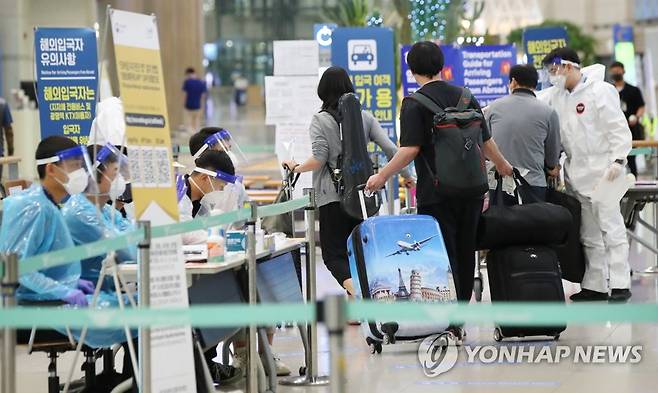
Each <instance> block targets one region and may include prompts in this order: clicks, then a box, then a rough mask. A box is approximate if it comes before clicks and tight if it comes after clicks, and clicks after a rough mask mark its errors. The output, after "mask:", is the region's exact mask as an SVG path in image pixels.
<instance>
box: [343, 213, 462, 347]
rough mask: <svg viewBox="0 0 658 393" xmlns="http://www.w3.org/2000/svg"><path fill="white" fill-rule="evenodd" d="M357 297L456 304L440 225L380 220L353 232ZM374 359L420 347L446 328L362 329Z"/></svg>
mask: <svg viewBox="0 0 658 393" xmlns="http://www.w3.org/2000/svg"><path fill="white" fill-rule="evenodd" d="M347 249H348V257H349V263H350V271H351V274H352V281H353V283H354V288H355V291H356V292H357V293H356V296H357V297H358V298H362V299H372V300H374V301H378V302H389V303H392V302H432V303H453V302H455V301H456V292H455V287H454V283H453V281H452V273H451V271H450V263H449V260H448V254H447V251H446V248H445V244H444V242H443V236H442V235H441V229H440V228H439V224H438V223H437V222H436V220H435V219H434V218H433V217H430V216H424V215H404V216H378V217H372V218H368V219H366V220H365V221H363V222H362V223H361V224H360V225H358V226H357V227H355V228H354V230H353V231H352V234H351V235H350V236H349V238H348V240H347ZM361 327H362V329H363V330H364V334H365V336H366V342H367V343H368V345H370V348H371V351H372V353H375V352H377V353H381V351H382V344H394V343H395V342H396V341H417V340H422V339H424V338H425V337H427V336H430V335H432V334H440V333H443V332H444V331H445V329H446V328H447V327H448V323H447V321H446V324H445V326H441V325H436V324H431V325H428V324H418V323H405V322H402V321H399V322H398V321H377V322H369V323H362V324H361Z"/></svg>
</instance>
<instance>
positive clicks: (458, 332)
mask: <svg viewBox="0 0 658 393" xmlns="http://www.w3.org/2000/svg"><path fill="white" fill-rule="evenodd" d="M446 332H448V333H450V334H452V336H453V337H454V339H455V345H457V346H462V345H463V344H464V340H466V330H464V328H462V327H461V326H448V328H447V329H446Z"/></svg>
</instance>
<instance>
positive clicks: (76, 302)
mask: <svg viewBox="0 0 658 393" xmlns="http://www.w3.org/2000/svg"><path fill="white" fill-rule="evenodd" d="M63 300H64V301H65V302H66V303H67V304H70V305H73V306H81V307H86V306H87V297H86V296H85V294H84V293H83V292H82V291H81V290H79V289H73V290H71V291H69V293H67V294H66V296H64V299H63Z"/></svg>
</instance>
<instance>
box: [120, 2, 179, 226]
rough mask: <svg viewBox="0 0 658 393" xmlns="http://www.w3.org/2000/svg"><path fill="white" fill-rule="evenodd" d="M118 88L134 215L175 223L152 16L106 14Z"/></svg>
mask: <svg viewBox="0 0 658 393" xmlns="http://www.w3.org/2000/svg"><path fill="white" fill-rule="evenodd" d="M111 13H112V36H113V38H114V52H115V57H116V70H117V76H118V79H119V89H120V94H121V99H122V101H123V107H124V111H125V113H126V137H127V145H128V148H129V152H130V153H129V155H130V156H131V157H130V163H131V168H130V169H131V176H132V193H133V199H134V201H135V213H136V216H137V217H142V215H143V213H144V212H145V211H146V210H147V209H148V208H149V207H155V205H157V206H158V207H159V208H161V209H162V210H164V212H166V213H167V215H169V217H170V218H171V219H173V220H175V221H177V220H178V205H177V199H176V189H175V186H174V174H173V167H172V162H173V157H172V153H171V138H170V126H169V119H168V116H167V102H166V98H165V97H166V95H165V90H164V83H163V73H162V63H161V61H160V44H159V41H158V33H157V26H156V24H155V17H154V16H151V15H143V14H135V13H132V12H125V11H119V10H112V11H111Z"/></svg>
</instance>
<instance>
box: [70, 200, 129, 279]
mask: <svg viewBox="0 0 658 393" xmlns="http://www.w3.org/2000/svg"><path fill="white" fill-rule="evenodd" d="M112 209H113V208H112V207H111V206H110V205H105V206H104V207H103V210H102V211H99V210H98V209H97V208H96V205H94V204H93V203H92V202H91V201H90V200H89V199H88V198H87V197H86V196H85V195H84V194H78V195H74V196H72V197H71V198H69V200H68V201H67V202H66V204H64V206H63V207H62V215H63V216H64V221H65V222H66V225H67V227H68V228H69V231H70V232H71V237H72V238H73V242H74V243H75V245H80V244H86V243H91V242H95V241H98V240H102V239H109V238H112V237H114V236H117V235H119V234H120V233H121V232H123V231H128V230H132V229H134V226H133V225H132V223H131V222H130V221H129V220H126V219H124V218H123V217H122V216H121V213H119V212H116V213H115V214H114V218H112ZM113 219H114V221H112V220H113ZM116 257H117V262H125V261H136V260H137V248H136V247H135V246H133V247H131V248H129V249H124V250H117V253H116ZM104 258H105V256H104V255H99V256H96V257H91V258H87V259H85V260H83V261H81V268H82V271H81V278H82V279H85V280H89V281H92V282H93V283H96V282H97V281H98V278H99V276H100V272H101V269H102V264H103V259H104ZM103 289H104V290H113V289H114V283H113V281H112V277H106V278H105V282H104V283H103Z"/></svg>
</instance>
